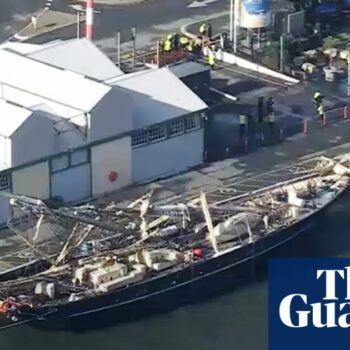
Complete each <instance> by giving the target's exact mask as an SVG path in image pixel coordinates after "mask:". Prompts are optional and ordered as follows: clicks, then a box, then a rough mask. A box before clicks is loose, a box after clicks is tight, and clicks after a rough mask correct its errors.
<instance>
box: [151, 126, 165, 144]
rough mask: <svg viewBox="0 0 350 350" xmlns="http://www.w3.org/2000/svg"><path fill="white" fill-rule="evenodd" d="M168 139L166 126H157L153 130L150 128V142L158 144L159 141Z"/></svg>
mask: <svg viewBox="0 0 350 350" xmlns="http://www.w3.org/2000/svg"><path fill="white" fill-rule="evenodd" d="M165 137H166V133H165V126H164V125H160V126H155V127H153V128H150V129H149V130H148V139H149V142H156V141H159V140H163V139H165Z"/></svg>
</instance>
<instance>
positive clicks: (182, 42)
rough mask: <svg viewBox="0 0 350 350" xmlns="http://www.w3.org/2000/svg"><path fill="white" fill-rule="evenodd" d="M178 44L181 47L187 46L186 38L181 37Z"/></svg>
mask: <svg viewBox="0 0 350 350" xmlns="http://www.w3.org/2000/svg"><path fill="white" fill-rule="evenodd" d="M180 44H181V45H187V44H188V38H187V36H182V37H181V38H180Z"/></svg>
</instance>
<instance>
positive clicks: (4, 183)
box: [0, 172, 10, 190]
mask: <svg viewBox="0 0 350 350" xmlns="http://www.w3.org/2000/svg"><path fill="white" fill-rule="evenodd" d="M9 187H10V173H8V172H4V173H1V174H0V190H4V189H6V188H9Z"/></svg>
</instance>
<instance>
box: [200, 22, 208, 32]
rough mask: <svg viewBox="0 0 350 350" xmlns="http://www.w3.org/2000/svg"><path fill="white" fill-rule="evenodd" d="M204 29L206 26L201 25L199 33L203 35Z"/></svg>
mask: <svg viewBox="0 0 350 350" xmlns="http://www.w3.org/2000/svg"><path fill="white" fill-rule="evenodd" d="M205 29H206V24H205V23H202V24H201V26H200V27H199V33H200V34H203V33H204V32H205Z"/></svg>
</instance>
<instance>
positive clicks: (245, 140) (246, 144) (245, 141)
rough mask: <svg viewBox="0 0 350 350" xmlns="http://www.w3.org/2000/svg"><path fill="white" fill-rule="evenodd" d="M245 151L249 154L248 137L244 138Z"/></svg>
mask: <svg viewBox="0 0 350 350" xmlns="http://www.w3.org/2000/svg"><path fill="white" fill-rule="evenodd" d="M244 149H245V151H246V152H248V137H245V138H244Z"/></svg>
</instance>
